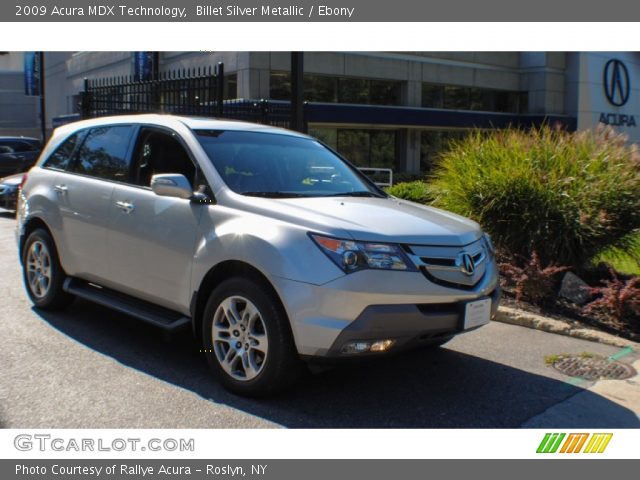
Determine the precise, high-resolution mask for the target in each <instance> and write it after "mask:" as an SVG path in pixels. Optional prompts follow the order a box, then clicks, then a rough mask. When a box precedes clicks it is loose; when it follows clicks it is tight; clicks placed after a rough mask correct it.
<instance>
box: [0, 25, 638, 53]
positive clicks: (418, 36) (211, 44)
mask: <svg viewBox="0 0 640 480" xmlns="http://www.w3.org/2000/svg"><path fill="white" fill-rule="evenodd" d="M639 25H640V23H634V22H625V23H595V22H594V23H561V22H546V23H542V22H538V23H536V22H522V23H506V22H493V23H489V22H486V23H481V22H474V23H464V22H449V23H429V22H408V23H381V22H376V23H370V22H331V23H319V22H308V23H293V22H290V23H288V22H253V23H246V22H236V23H232V22H218V23H204V22H202V23H201V22H193V23H179V22H174V23H170V22H164V23H162V22H147V23H134V22H92V23H86V22H85V23H81V22H77V23H74V22H58V23H54V22H41V23H31V22H25V23H18V22H12V23H11V22H2V23H0V31H1V32H2V37H1V39H0V49H2V50H4V51H8V50H26V51H39V50H43V49H46V50H48V51H52V50H60V51H62V50H67V51H70V50H77V49H78V48H82V49H83V50H85V51H116V50H124V51H135V50H155V51H184V50H212V51H273V50H281V51H290V50H293V49H296V50H307V51H311V50H314V51H344V50H361V51H373V50H375V51H397V50H401V51H402V50H403V51H419V50H420V51H483V50H496V51H530V50H536V51H578V50H580V51H587V50H588V51H606V50H621V51H633V50H640V36H639V35H637V34H636V33H637V32H638V27H639Z"/></svg>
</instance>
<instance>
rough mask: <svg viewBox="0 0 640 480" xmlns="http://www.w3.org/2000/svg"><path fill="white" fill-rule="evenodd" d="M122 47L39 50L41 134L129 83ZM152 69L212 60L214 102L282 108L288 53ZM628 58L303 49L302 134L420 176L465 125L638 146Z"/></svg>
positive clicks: (193, 55) (130, 57) (129, 64)
mask: <svg viewBox="0 0 640 480" xmlns="http://www.w3.org/2000/svg"><path fill="white" fill-rule="evenodd" d="M135 58H136V55H135V54H134V53H133V52H73V53H72V52H50V53H46V54H45V74H46V75H45V83H46V93H47V94H46V97H47V99H46V117H47V124H48V127H49V128H51V127H53V126H55V125H57V124H59V123H61V122H64V121H66V120H68V119H71V118H74V115H75V114H77V113H78V112H79V103H80V102H79V99H80V92H81V91H82V90H83V88H84V79H85V78H89V79H98V78H106V77H114V76H116V77H118V76H130V75H133V74H134V73H135V72H136V68H137V67H136V61H135ZM154 58H155V62H156V65H154V70H155V72H156V74H157V72H168V71H175V70H183V69H192V68H196V69H197V68H208V67H211V66H213V65H216V64H217V63H218V62H223V63H224V72H225V82H224V85H225V94H224V95H225V98H227V99H252V100H258V99H270V100H271V101H288V100H289V99H290V95H291V54H290V52H161V53H159V54H157V55H154ZM639 79H640V54H638V53H629V52H624V53H621V52H580V53H575V52H571V53H567V52H305V53H304V98H305V100H306V101H307V102H308V104H307V106H306V117H307V122H308V129H309V133H311V134H312V135H314V136H317V137H319V138H321V139H322V140H324V141H325V142H326V143H328V144H329V145H331V146H333V147H334V148H336V149H337V150H338V151H339V152H340V153H342V154H344V155H345V156H346V157H347V158H349V159H351V160H352V161H353V162H355V163H356V164H358V165H360V166H365V167H383V168H392V169H393V170H394V172H408V173H420V172H427V171H429V169H430V168H431V166H432V165H433V162H434V159H435V158H436V156H437V155H438V152H440V151H441V150H442V149H443V148H446V145H447V144H448V142H449V141H450V140H451V139H452V138H454V139H455V138H459V137H461V136H463V135H465V134H466V133H467V132H469V131H470V130H471V129H475V128H480V129H500V128H506V127H508V126H523V127H527V126H530V125H539V124H541V123H543V122H547V123H549V124H552V125H556V124H560V125H562V126H564V127H565V128H567V129H570V130H575V129H578V130H581V129H588V128H593V127H595V126H596V125H597V124H598V123H600V122H603V123H608V124H612V125H615V126H616V128H618V129H619V130H620V131H623V132H625V133H626V134H628V136H629V140H630V141H632V142H639V141H640V132H639V129H640V126H638V122H640V95H639V94H640V92H639V91H638V90H639V88H640V84H639V82H638V80H639Z"/></svg>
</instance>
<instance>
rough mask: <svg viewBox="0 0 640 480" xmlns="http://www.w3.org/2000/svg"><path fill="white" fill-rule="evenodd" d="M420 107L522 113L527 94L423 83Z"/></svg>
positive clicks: (525, 107) (525, 106)
mask: <svg viewBox="0 0 640 480" xmlns="http://www.w3.org/2000/svg"><path fill="white" fill-rule="evenodd" d="M422 106H423V107H425V108H446V109H451V110H473V111H484V112H500V113H524V112H526V111H527V93H526V92H514V91H507V90H493V89H490V88H477V87H459V86H454V85H435V84H430V83H423V84H422Z"/></svg>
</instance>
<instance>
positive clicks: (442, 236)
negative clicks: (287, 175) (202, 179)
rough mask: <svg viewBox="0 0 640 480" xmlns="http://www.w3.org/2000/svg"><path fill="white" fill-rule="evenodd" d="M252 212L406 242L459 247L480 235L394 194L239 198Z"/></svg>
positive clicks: (471, 225) (470, 225) (463, 221)
mask: <svg viewBox="0 0 640 480" xmlns="http://www.w3.org/2000/svg"><path fill="white" fill-rule="evenodd" d="M242 202H243V203H245V206H244V207H243V208H247V207H248V206H249V205H248V204H250V205H251V206H252V207H253V208H249V209H250V210H253V211H254V212H255V213H259V214H262V215H268V216H271V217H274V218H278V219H280V220H283V221H288V222H290V223H294V224H297V225H305V226H307V227H308V228H309V230H317V229H318V228H320V227H322V230H323V231H325V232H334V233H333V234H334V235H335V236H341V235H344V233H347V234H348V235H350V236H351V237H352V238H353V239H355V240H365V241H366V240H369V241H377V242H390V243H406V244H412V245H446V246H464V245H468V244H470V243H472V242H474V241H476V240H477V239H478V238H480V236H481V235H482V232H481V229H480V226H479V225H478V224H477V223H476V222H474V221H472V220H469V219H467V218H464V217H461V216H459V215H455V214H453V213H450V212H446V211H444V210H439V209H437V208H433V207H426V206H423V205H419V204H416V203H412V202H408V201H405V200H399V199H396V198H370V197H366V198H360V197H331V198H320V197H312V198H285V199H265V198H255V197H243V198H242Z"/></svg>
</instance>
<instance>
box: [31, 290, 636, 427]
mask: <svg viewBox="0 0 640 480" xmlns="http://www.w3.org/2000/svg"><path fill="white" fill-rule="evenodd" d="M34 311H35V312H36V313H37V314H38V315H40V316H41V317H42V318H43V319H44V320H45V321H46V322H48V323H49V324H50V325H51V326H53V327H54V328H56V329H58V330H59V331H61V332H62V333H64V334H66V335H68V336H69V337H71V338H72V339H74V340H76V341H78V342H80V343H82V344H84V345H86V346H87V347H89V348H91V349H94V350H95V351H97V352H100V353H102V354H104V355H107V356H109V357H112V358H113V359H115V360H117V361H118V362H120V363H122V364H123V365H126V366H128V367H131V368H134V369H136V370H138V371H140V372H143V373H146V374H147V375H151V376H153V377H156V378H158V379H160V380H163V381H165V382H168V383H170V384H173V385H176V386H178V387H181V388H183V389H186V390H189V391H192V392H194V393H196V394H197V395H200V396H201V397H203V398H205V399H209V400H211V401H214V402H216V403H222V404H225V405H228V406H230V407H233V408H235V409H239V410H242V411H244V412H247V413H250V414H252V415H256V416H258V417H261V418H264V419H267V420H269V421H272V422H275V423H278V424H280V425H283V426H286V427H294V428H387V427H392V428H517V427H519V426H520V425H522V423H523V422H525V421H526V420H528V419H530V418H531V417H533V416H535V415H537V414H539V413H542V412H544V411H545V410H546V409H547V408H549V407H551V406H552V405H555V404H556V403H558V402H560V401H562V400H564V399H566V398H568V397H571V396H572V395H575V394H576V393H578V392H587V391H585V390H583V389H581V388H578V387H575V386H571V385H569V384H567V383H564V382H561V381H557V380H554V379H550V378H547V377H544V376H540V375H536V374H532V373H529V372H526V371H522V370H519V369H516V368H513V367H509V366H506V365H503V364H500V363H496V362H492V361H488V360H484V359H482V358H479V357H475V356H471V355H467V354H464V353H460V352H456V351H453V350H447V349H446V348H440V349H435V350H433V351H426V350H423V351H413V352H409V353H405V354H401V355H398V356H394V357H389V358H386V359H384V360H377V361H373V362H367V363H358V364H351V365H343V366H341V367H339V368H336V369H334V370H331V371H328V372H325V373H323V374H318V375H309V376H307V377H306V378H304V379H303V380H302V381H301V382H300V383H299V384H296V386H295V387H294V388H292V389H291V390H289V391H287V392H285V393H283V394H281V395H279V396H277V397H273V398H269V399H261V400H250V399H244V398H241V397H237V396H234V395H232V394H230V393H228V392H226V391H225V390H224V389H223V388H222V387H220V386H219V385H218V384H217V383H216V382H215V381H214V380H213V379H212V378H211V376H210V374H209V371H208V368H207V366H206V364H205V360H204V358H202V354H201V353H199V352H198V349H199V346H198V345H197V343H196V342H195V341H194V340H193V339H192V337H191V334H190V333H189V332H185V333H181V334H176V335H173V336H171V337H168V336H167V335H166V334H165V333H164V332H162V331H160V330H157V329H155V328H153V327H150V326H148V325H146V324H143V323H142V322H139V321H137V320H135V319H132V318H129V317H127V316H125V315H121V314H118V313H115V312H112V311H110V310H108V309H105V308H103V307H100V306H97V305H93V304H90V303H87V302H84V301H81V300H76V302H74V303H73V305H72V306H71V307H69V308H68V309H67V310H66V311H65V312H62V313H55V314H52V313H49V312H42V311H39V310H35V309H34ZM588 394H589V395H592V396H593V402H594V404H597V405H598V408H599V409H602V408H609V409H615V413H616V418H618V419H620V420H619V422H620V424H619V425H608V427H609V428H629V427H639V426H640V421H639V420H638V418H637V416H636V415H635V414H634V413H633V412H632V411H630V410H627V409H625V408H623V407H620V406H619V405H617V404H615V403H613V402H610V401H608V400H607V399H605V398H603V397H601V396H599V395H596V394H591V393H590V392H588ZM599 411H602V410H599ZM594 423H596V422H595V419H594ZM571 426H572V427H573V428H578V427H581V428H589V427H590V426H592V425H590V424H589V421H586V423H585V424H584V425H580V426H578V425H571ZM202 427H203V428H206V427H208V425H202ZM554 427H556V428H561V427H563V425H554Z"/></svg>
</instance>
